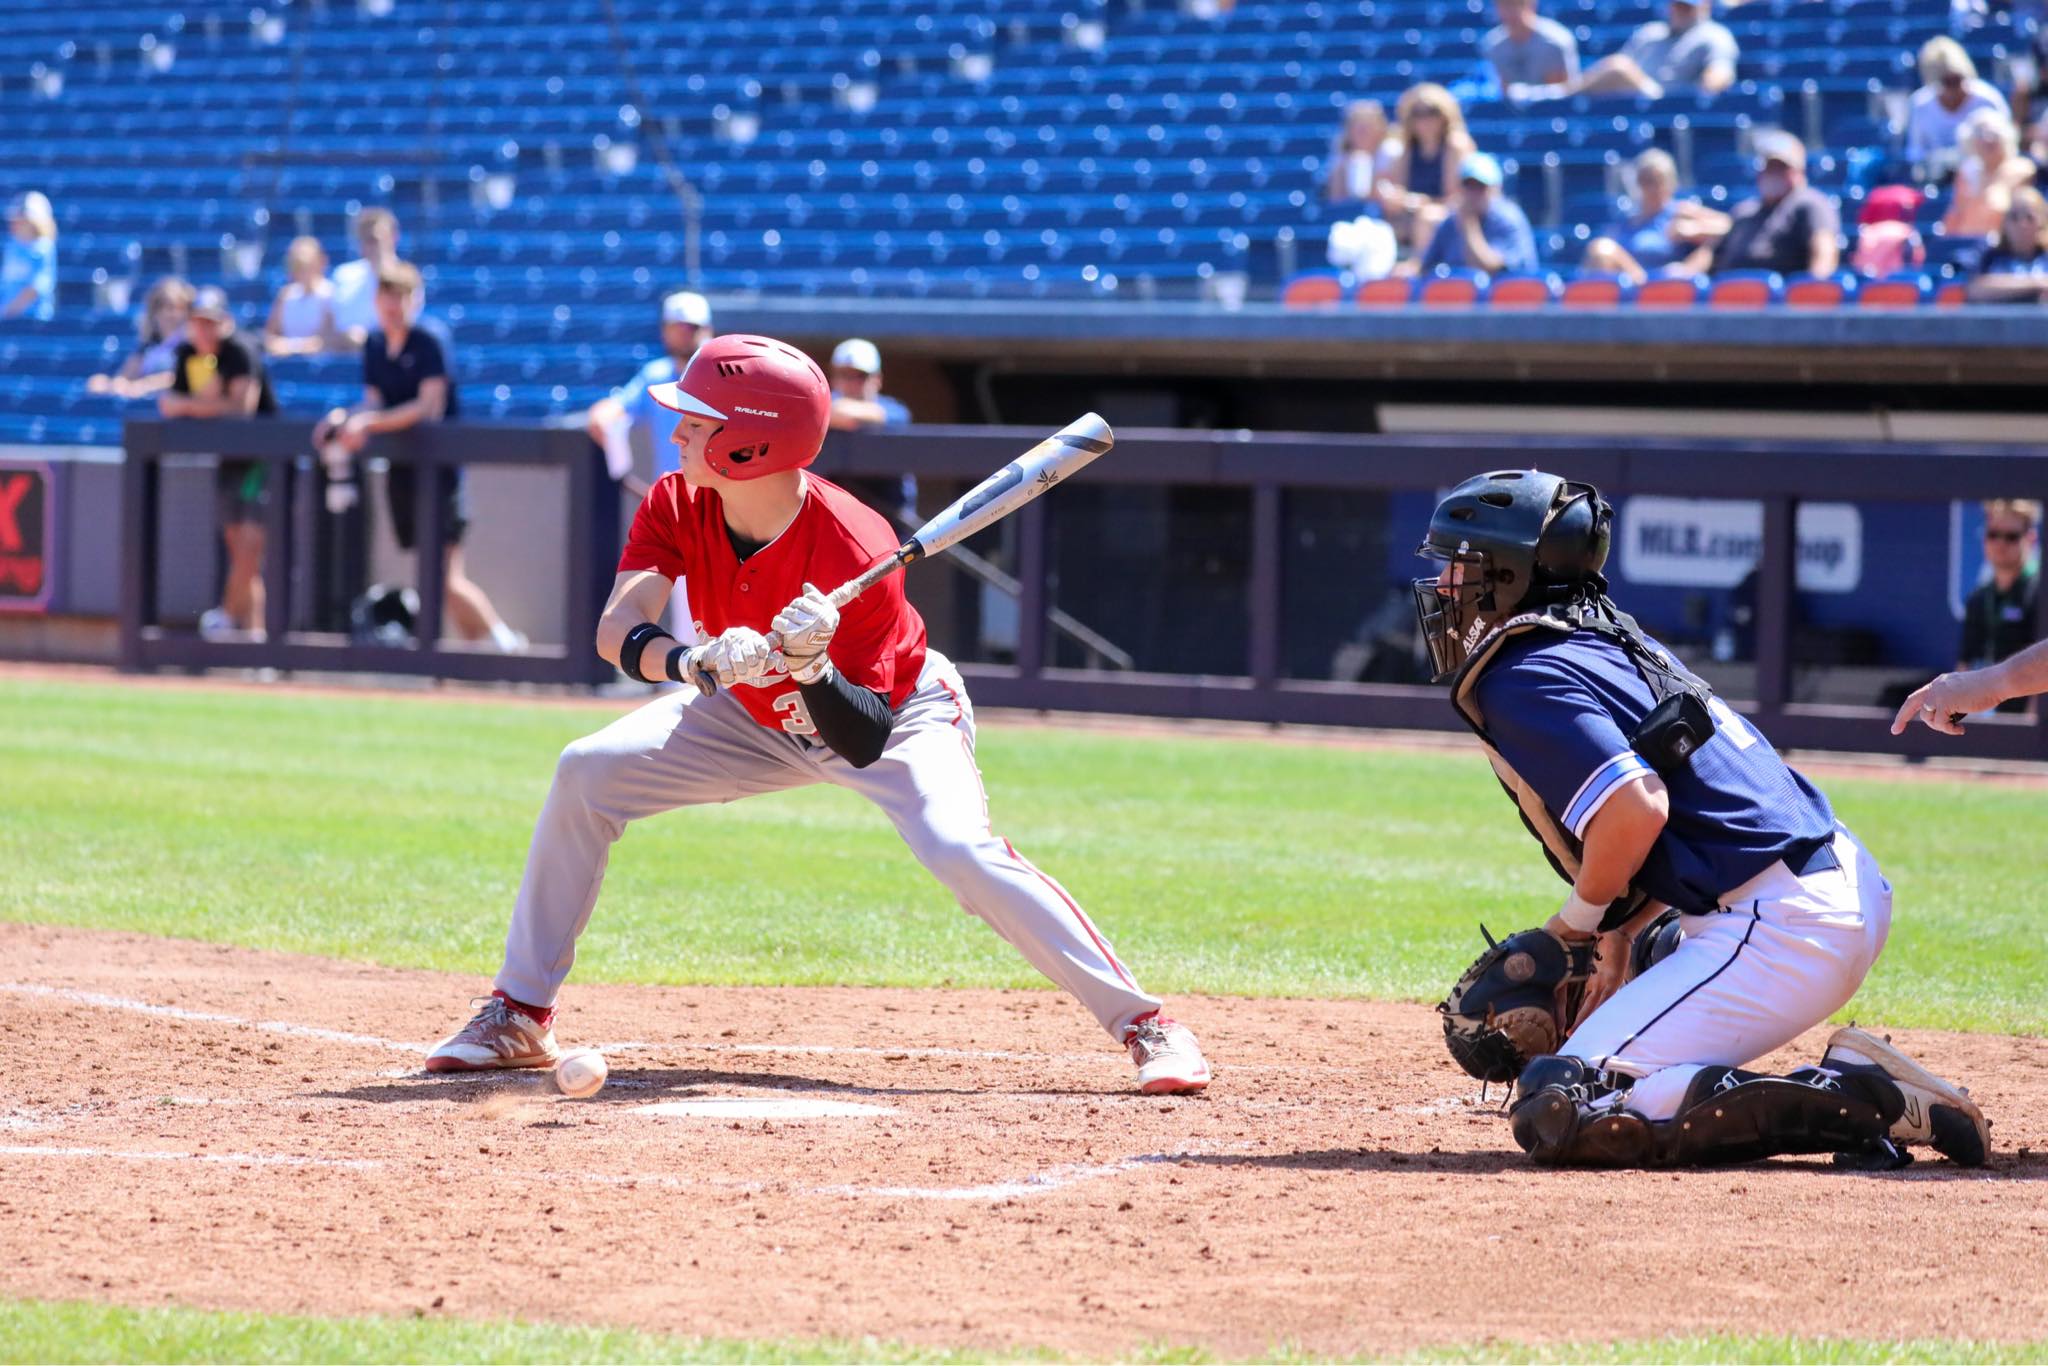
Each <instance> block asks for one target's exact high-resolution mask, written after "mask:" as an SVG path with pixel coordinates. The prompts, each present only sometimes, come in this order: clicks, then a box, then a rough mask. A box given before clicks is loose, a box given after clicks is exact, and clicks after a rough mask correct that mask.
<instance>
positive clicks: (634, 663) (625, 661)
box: [619, 621, 668, 683]
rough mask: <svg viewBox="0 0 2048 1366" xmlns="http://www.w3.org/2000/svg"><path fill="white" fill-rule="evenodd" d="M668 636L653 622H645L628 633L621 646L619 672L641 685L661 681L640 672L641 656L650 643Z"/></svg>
mask: <svg viewBox="0 0 2048 1366" xmlns="http://www.w3.org/2000/svg"><path fill="white" fill-rule="evenodd" d="M667 635H668V632H667V631H664V630H662V629H661V627H659V626H657V625H655V624H654V623H653V622H651V621H643V622H641V623H640V624H639V625H638V626H635V627H634V628H633V629H632V630H630V631H628V632H626V638H625V640H624V641H622V642H621V643H620V645H619V670H620V672H622V673H624V674H625V675H626V677H628V678H631V679H634V680H635V681H637V682H641V683H655V682H659V681H660V680H659V679H653V678H649V677H648V676H647V675H646V674H644V673H642V672H640V656H641V655H642V654H643V653H645V652H646V649H647V646H648V645H649V643H651V642H653V641H656V640H660V639H662V638H663V637H666V636H667Z"/></svg>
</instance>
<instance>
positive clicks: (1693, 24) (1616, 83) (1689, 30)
mask: <svg viewBox="0 0 2048 1366" xmlns="http://www.w3.org/2000/svg"><path fill="white" fill-rule="evenodd" d="M1713 9H1714V5H1713V0H1670V3H1669V4H1667V5H1666V6H1665V9H1664V20H1663V22H1661V23H1659V22H1656V21H1654V20H1653V21H1651V22H1650V23H1647V24H1644V25H1643V26H1642V27H1641V28H1639V29H1637V30H1636V31H1635V33H1634V34H1633V35H1632V36H1631V37H1630V38H1629V40H1628V42H1626V43H1625V44H1623V45H1622V49H1621V51H1619V52H1617V53H1615V54H1614V55H1613V56H1611V57H1603V58H1601V59H1600V60H1599V61H1597V62H1595V63H1593V65H1592V67H1591V68H1590V69H1588V70H1587V72H1586V74H1585V76H1584V77H1583V78H1582V79H1581V80H1580V81H1579V82H1578V84H1577V85H1576V86H1575V87H1573V89H1572V90H1571V91H1570V93H1572V94H1579V95H1644V96H1647V97H1649V98H1650V99H1653V100H1654V99H1661V98H1662V97H1663V96H1664V93H1665V92H1666V91H1667V90H1697V91H1699V92H1700V93H1702V94H1706V95H1718V94H1720V93H1721V92H1722V91H1723V90H1726V89H1727V88H1728V87H1729V86H1731V85H1733V84H1735V61H1736V58H1738V57H1739V56H1741V55H1742V48H1741V45H1740V44H1738V43H1737V42H1736V41H1735V35H1734V34H1732V33H1730V32H1729V31H1728V30H1727V28H1726V27H1725V26H1724V25H1722V24H1718V23H1716V22H1714V19H1713V17H1712V16H1713Z"/></svg>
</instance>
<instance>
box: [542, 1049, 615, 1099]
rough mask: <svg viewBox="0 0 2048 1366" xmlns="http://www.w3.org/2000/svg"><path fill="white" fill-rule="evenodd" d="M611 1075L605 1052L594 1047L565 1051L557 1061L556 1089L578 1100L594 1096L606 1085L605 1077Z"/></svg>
mask: <svg viewBox="0 0 2048 1366" xmlns="http://www.w3.org/2000/svg"><path fill="white" fill-rule="evenodd" d="M609 1075H611V1067H610V1066H609V1065H607V1064H606V1062H605V1060H604V1054H602V1053H600V1052H598V1051H597V1050H596V1049H594V1048H578V1049H574V1050H572V1051H570V1052H567V1053H564V1054H563V1055H562V1056H561V1058H560V1059H559V1060H558V1061H557V1062H556V1063H555V1089H556V1090H558V1091H560V1092H561V1093H562V1094H563V1095H565V1096H569V1097H571V1098H573V1099H576V1100H581V1099H582V1098H583V1097H585V1096H594V1095H596V1094H597V1093H598V1091H599V1090H600V1089H602V1088H603V1086H604V1079H605V1078H606V1077H607V1076H609Z"/></svg>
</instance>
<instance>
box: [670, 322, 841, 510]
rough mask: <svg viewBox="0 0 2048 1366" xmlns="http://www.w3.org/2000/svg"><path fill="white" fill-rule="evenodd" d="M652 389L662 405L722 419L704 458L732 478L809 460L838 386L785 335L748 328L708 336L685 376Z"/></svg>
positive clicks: (801, 464) (794, 466)
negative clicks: (757, 334) (758, 333)
mask: <svg viewBox="0 0 2048 1366" xmlns="http://www.w3.org/2000/svg"><path fill="white" fill-rule="evenodd" d="M647 392H648V393H649V394H650V395H651V396H652V397H653V399H654V401H655V402H656V403H659V404H660V405H661V406H662V407H664V408H670V409H673V410H674V411H676V412H679V413H689V414H692V415H694V416H697V417H705V418H710V419H711V420H712V421H714V422H717V423H719V424H720V426H719V428H718V430H717V431H715V432H713V433H712V434H711V439H710V440H709V441H707V442H706V443H705V445H704V461H705V463H706V464H708V465H710V466H711V468H712V469H714V470H716V471H718V473H719V474H721V475H723V476H724V477H725V478H727V479H759V478H760V477H761V476H763V475H767V474H775V473H777V472H778V471H781V470H794V469H801V468H803V467H804V466H805V465H808V464H810V463H811V462H812V461H813V460H815V459H817V458H818V448H819V447H820V446H822V445H824V444H825V429H826V426H827V424H828V423H829V421H830V419H831V415H832V386H831V385H829V384H827V383H826V382H825V372H824V371H823V370H820V369H819V368H818V363H817V362H816V361H814V360H812V359H811V358H810V357H809V356H807V355H805V354H804V353H803V352H801V351H799V350H797V349H796V348H795V347H794V346H790V345H789V344H787V343H786V342H779V341H776V340H775V339H774V338H773V337H753V336H748V335H746V334H744V333H734V334H732V335H729V336H724V337H719V338H717V339H715V340H713V341H708V342H706V343H704V345H702V346H700V347H698V348H697V354H696V355H694V356H692V357H690V364H689V366H688V367H687V368H685V369H684V371H683V377H682V378H681V379H679V380H677V381H676V382H675V383H673V384H656V385H654V386H652V387H651V388H649V389H648V391H647Z"/></svg>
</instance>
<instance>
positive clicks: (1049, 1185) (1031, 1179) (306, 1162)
mask: <svg viewBox="0 0 2048 1366" xmlns="http://www.w3.org/2000/svg"><path fill="white" fill-rule="evenodd" d="M1242 1146H1243V1145H1233V1146H1231V1147H1228V1148H1224V1147H1214V1148H1212V1147H1188V1148H1183V1149H1180V1150H1178V1151H1175V1152H1165V1153H1138V1154H1135V1155H1133V1156H1131V1157H1125V1158H1119V1159H1118V1160H1116V1161H1114V1162H1100V1163H1092V1164H1086V1165H1067V1166H1060V1167H1049V1168H1047V1169H1046V1170H1044V1171H1040V1172H1032V1173H1030V1174H1029V1175H1026V1176H1021V1177H1016V1178H1013V1179H1011V1180H1007V1181H997V1182H992V1183H989V1184H986V1185H979V1186H862V1185H855V1184H839V1185H829V1186H800V1187H796V1188H795V1189H794V1191H793V1192H792V1193H793V1194H797V1195H815V1196H826V1197H835V1198H841V1199H844V1198H853V1199H869V1200H956V1201H969V1202H984V1203H991V1204H992V1203H996V1202H999V1201H1003V1200H1017V1199H1028V1198H1030V1197H1032V1196H1037V1195H1049V1194H1052V1193H1053V1192H1055V1191H1060V1190H1065V1189H1067V1188H1068V1187H1070V1186H1076V1185H1081V1184H1083V1183H1085V1182H1089V1181H1099V1180H1103V1179H1105V1178H1108V1177H1115V1176H1121V1175H1124V1174H1125V1173H1128V1172H1133V1171H1140V1170H1143V1169H1144V1168H1146V1167H1153V1166H1159V1165H1161V1164H1170V1163H1177V1162H1181V1161H1184V1160H1185V1159H1187V1158H1191V1157H1197V1156H1201V1155H1203V1154H1204V1153H1214V1152H1225V1151H1237V1150H1238V1149H1239V1148H1241V1147H1242ZM0 1157H19V1158H43V1159H68V1160H72V1161H91V1160H99V1161H116V1162H197V1163H202V1164H207V1165H213V1166H224V1167H284V1168H307V1167H312V1168H320V1169H324V1170H331V1171H353V1172H392V1173H397V1174H403V1173H404V1172H405V1170H406V1168H407V1166H410V1165H412V1164H400V1163H394V1162H389V1161H386V1160H383V1159H380V1158H368V1157H360V1158H350V1157H310V1156H307V1155H305V1154H301V1153H195V1152H178V1151H169V1152H166V1151H158V1150H152V1149H132V1148H86V1147H52V1146H45V1145H40V1144H25V1143H22V1144H4V1145H0ZM491 1177H492V1179H493V1180H495V1181H506V1180H515V1181H535V1182H544V1183H547V1184H550V1185H555V1184H560V1183H561V1182H564V1181H573V1182H578V1183H581V1184H585V1185H599V1186H607V1187H613V1188H621V1187H637V1186H643V1185H644V1186H652V1187H655V1188H657V1189H664V1190H703V1189H707V1188H708V1189H716V1190H723V1191H737V1192H745V1193H755V1192H760V1191H765V1190H768V1189H770V1184H769V1183H767V1182H764V1181H754V1180H748V1179H745V1178H741V1177H679V1176H670V1175H668V1174H666V1173H660V1172H642V1173H632V1172H628V1173H609V1172H576V1171H566V1172H557V1171H521V1170H519V1169H517V1168H504V1167H500V1168H496V1169H494V1170H493V1171H492V1173H491Z"/></svg>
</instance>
